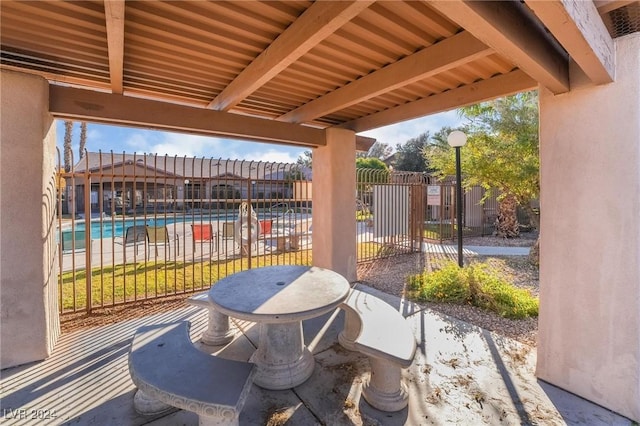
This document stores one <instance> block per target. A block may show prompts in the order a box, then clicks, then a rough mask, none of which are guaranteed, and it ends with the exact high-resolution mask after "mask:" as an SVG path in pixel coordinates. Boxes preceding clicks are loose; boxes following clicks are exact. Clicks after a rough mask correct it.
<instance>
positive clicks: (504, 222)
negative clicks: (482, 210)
mask: <svg viewBox="0 0 640 426" xmlns="http://www.w3.org/2000/svg"><path fill="white" fill-rule="evenodd" d="M517 208H518V201H517V200H516V197H514V196H513V195H511V194H507V195H506V196H504V197H503V198H502V199H501V200H500V203H499V204H498V220H497V223H496V231H497V233H498V236H499V237H504V238H515V237H518V236H519V235H520V224H519V223H518V215H517Z"/></svg>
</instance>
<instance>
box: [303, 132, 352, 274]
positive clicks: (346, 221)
mask: <svg viewBox="0 0 640 426" xmlns="http://www.w3.org/2000/svg"><path fill="white" fill-rule="evenodd" d="M326 135H327V145H326V146H323V147H320V148H316V149H314V150H313V264H314V265H315V266H319V267H322V268H328V269H332V270H334V271H336V272H338V273H340V274H342V275H343V276H344V277H345V278H346V279H347V280H349V281H350V282H351V281H355V280H356V220H355V218H356V161H355V157H356V138H355V133H354V132H353V131H351V130H344V129H327V130H326Z"/></svg>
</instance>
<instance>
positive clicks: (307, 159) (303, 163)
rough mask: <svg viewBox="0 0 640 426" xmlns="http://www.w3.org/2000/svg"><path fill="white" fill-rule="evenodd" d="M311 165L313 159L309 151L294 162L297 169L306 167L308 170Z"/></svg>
mask: <svg viewBox="0 0 640 426" xmlns="http://www.w3.org/2000/svg"><path fill="white" fill-rule="evenodd" d="M312 163H313V158H312V152H311V151H304V152H303V153H302V154H301V155H300V156H299V157H298V160H297V161H296V164H297V165H298V167H300V168H304V167H307V168H309V169H311V168H312V167H311V166H312Z"/></svg>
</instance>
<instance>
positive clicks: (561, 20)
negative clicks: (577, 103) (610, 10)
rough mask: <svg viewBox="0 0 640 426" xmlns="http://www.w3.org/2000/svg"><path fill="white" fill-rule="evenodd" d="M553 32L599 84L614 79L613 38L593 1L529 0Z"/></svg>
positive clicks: (572, 56) (534, 11) (580, 65)
mask: <svg viewBox="0 0 640 426" xmlns="http://www.w3.org/2000/svg"><path fill="white" fill-rule="evenodd" d="M525 3H526V5H527V6H528V7H529V8H530V9H531V10H532V11H533V13H535V14H536V16H537V17H538V19H540V21H542V23H543V24H544V25H545V27H547V29H548V30H549V31H551V34H553V35H554V37H555V38H556V39H557V40H558V42H560V44H561V45H562V47H564V48H565V50H566V51H567V52H568V53H569V56H571V59H573V60H574V61H575V62H576V63H577V64H578V66H579V67H580V68H582V70H583V71H584V73H585V74H586V75H587V76H588V77H589V78H590V79H591V81H593V82H594V83H596V84H604V83H611V82H612V81H613V79H614V74H615V71H614V68H615V55H614V47H613V40H612V39H611V36H610V35H609V32H608V31H607V28H606V27H605V26H604V22H602V18H600V15H599V14H598V10H597V9H596V6H595V5H594V4H593V2H590V1H579V2H576V1H567V0H543V1H541V0H525Z"/></svg>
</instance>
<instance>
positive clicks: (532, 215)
mask: <svg viewBox="0 0 640 426" xmlns="http://www.w3.org/2000/svg"><path fill="white" fill-rule="evenodd" d="M521 206H522V208H523V209H524V211H525V212H526V213H527V216H529V223H530V225H531V227H532V228H534V229H540V215H538V214H537V213H536V211H535V210H533V209H532V208H531V205H529V203H526V204H521Z"/></svg>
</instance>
